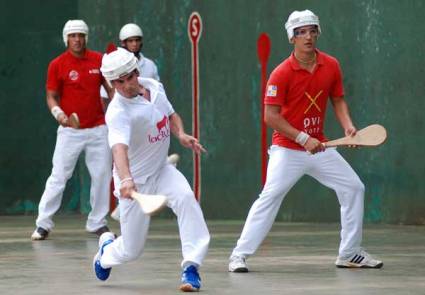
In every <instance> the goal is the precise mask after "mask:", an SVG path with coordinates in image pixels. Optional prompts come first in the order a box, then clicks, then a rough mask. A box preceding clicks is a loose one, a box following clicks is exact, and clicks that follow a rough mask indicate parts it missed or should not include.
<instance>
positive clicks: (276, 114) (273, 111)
mask: <svg viewBox="0 0 425 295" xmlns="http://www.w3.org/2000/svg"><path fill="white" fill-rule="evenodd" d="M280 108H281V107H280V106H277V105H266V106H265V110H264V121H265V122H266V124H267V126H269V127H270V128H273V129H274V130H277V131H278V132H280V133H282V134H283V135H285V136H287V137H288V138H291V139H292V140H293V141H296V138H297V136H298V135H299V134H300V132H301V131H300V130H298V129H296V128H294V127H293V126H292V125H291V124H289V122H288V121H287V120H285V118H284V117H282V115H281V114H280ZM303 146H304V148H305V149H306V150H307V151H308V152H310V153H311V154H315V153H317V152H321V151H324V150H325V147H324V146H323V145H322V144H321V143H320V141H319V140H317V139H316V138H314V137H311V136H310V137H308V139H307V141H306V142H305V144H304V145H303Z"/></svg>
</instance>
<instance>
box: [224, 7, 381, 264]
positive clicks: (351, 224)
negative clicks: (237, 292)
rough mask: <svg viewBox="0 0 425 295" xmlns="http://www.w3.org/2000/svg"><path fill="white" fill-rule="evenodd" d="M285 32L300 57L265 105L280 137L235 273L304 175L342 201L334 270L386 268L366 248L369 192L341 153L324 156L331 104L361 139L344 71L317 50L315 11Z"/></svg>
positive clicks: (274, 82) (280, 72)
mask: <svg viewBox="0 0 425 295" xmlns="http://www.w3.org/2000/svg"><path fill="white" fill-rule="evenodd" d="M285 28H286V30H287V34H288V39H289V42H290V43H292V44H293V45H294V51H293V52H292V54H291V56H290V57H289V58H287V59H286V60H284V61H283V62H282V63H281V64H280V65H279V66H277V67H276V68H275V69H274V71H273V72H272V74H271V75H270V78H269V81H268V83H267V87H266V95H265V98H264V102H265V122H266V124H267V125H268V126H269V127H271V128H273V129H274V133H273V140H272V146H271V147H270V149H269V155H270V159H269V164H268V168H267V180H266V183H265V185H264V188H263V190H262V192H261V194H260V196H259V198H258V199H257V200H256V201H255V202H254V204H253V205H252V207H251V209H250V211H249V214H248V217H247V220H246V223H245V226H244V228H243V231H242V234H241V236H240V238H239V240H238V242H237V245H236V247H235V248H234V249H233V252H232V254H231V256H230V262H229V271H231V272H247V271H248V267H247V265H246V259H247V258H248V256H250V255H252V254H254V252H255V251H256V250H257V248H258V247H259V246H260V244H261V242H262V241H263V240H264V238H265V237H266V235H267V233H268V232H269V230H270V228H271V226H272V224H273V221H274V219H275V217H276V214H277V212H278V210H279V207H280V204H281V203H282V201H283V199H284V197H285V195H286V194H287V193H288V191H289V190H290V189H291V188H292V186H293V185H294V184H295V183H296V182H297V181H298V180H299V179H300V178H301V177H302V176H303V175H305V174H307V175H309V176H311V177H313V178H315V179H316V180H317V181H319V182H320V183H322V184H324V185H326V186H327V187H329V188H332V189H333V190H335V192H336V194H337V197H338V201H339V203H340V206H341V243H340V247H339V255H338V258H337V260H336V262H335V264H336V266H337V267H342V268H351V267H356V268H380V267H382V265H383V263H382V261H379V260H376V259H374V258H372V257H371V256H370V255H369V254H368V253H367V252H366V251H364V250H362V248H361V247H360V244H361V240H362V226H363V225H362V223H363V198H364V190H365V188H364V185H363V183H362V181H361V180H360V178H359V177H358V176H357V174H356V173H355V172H354V170H353V169H352V168H351V167H350V165H349V164H348V163H347V162H346V161H345V160H344V159H343V158H342V157H341V155H340V154H339V153H338V152H337V151H336V149H335V148H328V149H325V147H324V145H323V144H322V142H323V141H326V138H325V136H324V134H323V126H324V124H323V123H324V120H325V112H326V105H327V102H328V98H330V100H331V103H332V106H333V108H334V111H335V114H336V117H337V119H338V120H339V123H340V124H341V126H342V128H343V129H344V132H345V135H346V136H353V135H355V134H356V128H355V127H354V124H353V123H352V120H351V116H350V113H349V110H348V106H347V103H346V101H345V99H344V88H343V84H342V73H341V69H340V66H339V63H338V61H337V60H336V59H335V58H334V57H332V56H330V55H328V54H326V53H324V52H321V51H319V50H317V49H316V42H317V39H318V37H319V35H320V33H321V28H320V24H319V18H318V17H317V16H316V15H315V14H314V13H312V12H311V11H309V10H304V11H294V12H293V13H292V14H291V15H290V16H289V18H288V21H287V22H286V24H285Z"/></svg>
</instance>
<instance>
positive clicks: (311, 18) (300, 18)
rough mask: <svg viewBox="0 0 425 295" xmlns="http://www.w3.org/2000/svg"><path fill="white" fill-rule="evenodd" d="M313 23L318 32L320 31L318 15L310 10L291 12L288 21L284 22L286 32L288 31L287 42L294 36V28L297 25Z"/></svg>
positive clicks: (297, 26)
mask: <svg viewBox="0 0 425 295" xmlns="http://www.w3.org/2000/svg"><path fill="white" fill-rule="evenodd" d="M309 25H315V26H317V28H318V30H319V34H320V33H321V32H322V31H321V29H320V24H319V17H318V16H317V15H315V14H314V13H313V12H311V11H310V10H303V11H297V10H295V11H294V12H292V13H291V14H290V15H289V17H288V21H287V22H286V24H285V29H286V32H287V33H288V39H289V42H290V41H291V39H292V37H294V30H295V29H296V28H299V27H303V26H309Z"/></svg>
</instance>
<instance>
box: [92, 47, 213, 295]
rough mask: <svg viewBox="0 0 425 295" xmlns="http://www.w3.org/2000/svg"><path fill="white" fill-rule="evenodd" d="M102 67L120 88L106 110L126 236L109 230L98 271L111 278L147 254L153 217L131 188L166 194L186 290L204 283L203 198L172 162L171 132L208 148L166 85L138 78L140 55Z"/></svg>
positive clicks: (120, 56)
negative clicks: (187, 126)
mask: <svg viewBox="0 0 425 295" xmlns="http://www.w3.org/2000/svg"><path fill="white" fill-rule="evenodd" d="M101 71H102V74H103V76H104V77H105V78H106V79H108V80H109V81H110V82H111V84H112V86H113V87H115V90H116V92H115V96H114V98H113V100H112V101H111V103H110V105H109V107H108V110H107V112H106V123H107V125H108V129H109V135H108V137H109V145H110V147H111V148H112V153H113V159H114V183H115V192H114V194H115V196H117V197H118V198H119V200H120V206H119V208H120V215H121V234H122V235H121V236H120V237H118V238H116V239H115V238H114V235H113V234H112V233H104V234H103V235H102V236H101V237H100V238H99V252H98V253H97V254H96V256H95V258H94V270H95V273H96V276H97V278H98V279H100V280H106V279H108V277H109V275H110V271H111V267H112V266H115V265H119V264H123V263H125V262H129V261H132V260H135V259H137V258H138V257H139V256H140V255H141V254H142V252H143V249H144V244H145V241H146V238H147V233H148V228H149V223H150V217H149V216H148V215H145V214H144V213H143V211H142V210H141V208H140V206H139V205H138V204H137V202H135V201H133V200H132V199H131V198H130V195H131V192H132V191H139V192H140V193H145V194H161V195H165V196H166V197H167V199H168V204H167V205H168V206H169V207H170V208H171V209H172V210H173V212H174V213H175V214H176V216H177V222H178V225H179V232H180V239H181V244H182V254H183V261H182V263H181V267H182V269H183V273H182V284H181V286H180V289H181V290H182V291H197V290H199V289H200V287H201V283H200V278H199V273H198V268H199V267H200V266H201V264H202V262H203V260H204V257H205V255H206V253H207V250H208V244H209V240H210V236H209V233H208V229H207V226H206V223H205V220H204V217H203V214H202V211H201V208H200V206H199V204H198V202H197V201H196V199H195V196H194V193H193V191H192V189H191V187H190V185H189V183H188V182H187V180H186V178H185V177H184V176H183V174H181V173H180V172H179V171H178V170H177V168H176V167H175V166H174V165H172V164H170V163H168V162H167V154H168V149H169V145H170V135H171V133H173V134H174V135H175V136H176V137H177V138H178V140H179V141H180V144H182V145H183V146H184V147H187V148H191V149H192V150H194V151H195V152H196V153H201V151H205V150H204V148H203V147H202V145H201V144H200V143H199V142H198V140H197V139H196V138H194V137H193V136H191V135H189V134H186V133H185V131H184V128H183V123H182V120H181V118H180V116H179V115H178V114H177V113H176V112H175V111H174V109H173V107H172V105H171V103H170V102H169V101H168V99H167V96H166V94H165V90H164V87H163V85H162V84H161V83H160V82H158V81H156V80H154V79H150V78H140V77H138V75H139V73H138V69H137V59H136V58H135V56H134V55H133V54H131V53H130V52H128V51H127V50H125V49H122V48H118V50H116V51H113V52H111V53H110V54H106V55H105V56H104V57H103V60H102V67H101Z"/></svg>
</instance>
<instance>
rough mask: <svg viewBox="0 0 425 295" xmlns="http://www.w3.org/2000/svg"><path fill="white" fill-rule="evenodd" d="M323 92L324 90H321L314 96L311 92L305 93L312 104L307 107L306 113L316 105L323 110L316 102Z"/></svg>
mask: <svg viewBox="0 0 425 295" xmlns="http://www.w3.org/2000/svg"><path fill="white" fill-rule="evenodd" d="M322 92H323V90H320V91H319V93H317V94H316V96H315V97H312V96H311V95H310V94H308V93H307V92H305V95H306V96H307V98H308V99H309V100H310V105H309V106H308V107H307V108H306V109H305V111H304V114H307V112H308V111H309V110H310V109H311V107H312V106H314V107H315V108H316V109H317V110H318V111H319V112H322V110H321V109H320V107H319V105H318V104H317V103H316V101H317V99H318V98H319V96H320V94H322Z"/></svg>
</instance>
